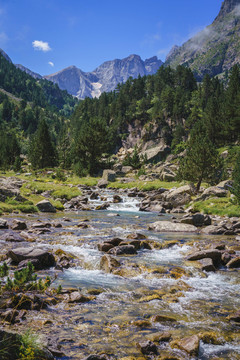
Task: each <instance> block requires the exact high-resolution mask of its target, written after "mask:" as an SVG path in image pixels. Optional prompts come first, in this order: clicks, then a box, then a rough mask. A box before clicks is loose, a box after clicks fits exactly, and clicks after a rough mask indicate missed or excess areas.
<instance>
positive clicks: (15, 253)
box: [7, 247, 55, 269]
mask: <svg viewBox="0 0 240 360" xmlns="http://www.w3.org/2000/svg"><path fill="white" fill-rule="evenodd" d="M7 256H8V257H9V258H11V259H12V261H13V262H14V263H16V264H19V263H20V262H21V261H23V260H31V259H37V260H39V262H40V264H41V268H42V269H44V268H48V267H51V266H54V265H55V258H54V256H53V254H51V253H50V252H48V251H47V250H43V249H39V248H33V247H27V248H16V249H12V250H9V251H8V253H7Z"/></svg>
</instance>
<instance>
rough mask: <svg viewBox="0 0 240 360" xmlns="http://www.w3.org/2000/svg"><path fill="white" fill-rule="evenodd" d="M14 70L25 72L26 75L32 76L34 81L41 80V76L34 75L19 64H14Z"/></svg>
mask: <svg viewBox="0 0 240 360" xmlns="http://www.w3.org/2000/svg"><path fill="white" fill-rule="evenodd" d="M15 66H16V68H18V69H20V70H22V71H25V73H27V74H28V75H30V76H32V77H33V78H34V79H42V76H41V75H40V74H38V73H35V72H34V71H31V70H30V69H28V68H26V67H25V66H23V65H21V64H15Z"/></svg>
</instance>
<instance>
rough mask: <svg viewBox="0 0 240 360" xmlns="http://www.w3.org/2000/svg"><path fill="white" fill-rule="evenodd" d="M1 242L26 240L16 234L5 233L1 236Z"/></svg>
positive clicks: (11, 232)
mask: <svg viewBox="0 0 240 360" xmlns="http://www.w3.org/2000/svg"><path fill="white" fill-rule="evenodd" d="M0 240H4V241H9V242H22V241H25V239H24V238H23V237H22V236H21V235H19V234H18V233H16V232H13V231H8V230H7V231H5V232H4V234H3V235H1V236H0Z"/></svg>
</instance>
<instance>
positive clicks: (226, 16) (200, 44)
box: [165, 0, 240, 81]
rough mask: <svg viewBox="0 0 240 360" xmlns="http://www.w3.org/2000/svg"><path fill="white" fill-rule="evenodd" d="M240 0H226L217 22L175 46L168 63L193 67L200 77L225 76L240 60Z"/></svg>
mask: <svg viewBox="0 0 240 360" xmlns="http://www.w3.org/2000/svg"><path fill="white" fill-rule="evenodd" d="M239 33H240V0H225V1H224V2H223V3H222V6H221V9H220V12H219V14H218V16H217V17H216V18H215V20H214V21H213V23H212V24H211V25H209V26H207V27H206V28H205V29H203V30H202V31H201V32H199V33H198V34H196V35H195V36H193V37H192V38H191V39H190V40H188V41H187V42H185V43H184V44H183V45H182V46H176V45H175V46H174V47H173V48H172V50H171V51H170V53H169V54H168V56H167V58H166V62H165V64H166V65H170V66H172V67H176V66H177V65H186V66H188V67H190V68H191V69H192V71H193V73H194V75H195V76H196V78H197V80H199V81H201V80H202V78H203V76H204V75H205V74H209V75H210V76H215V75H220V74H221V75H223V74H224V73H225V71H228V70H230V69H231V68H232V66H233V65H235V64H237V63H240V38H239Z"/></svg>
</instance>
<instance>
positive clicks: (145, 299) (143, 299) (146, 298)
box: [138, 294, 162, 303]
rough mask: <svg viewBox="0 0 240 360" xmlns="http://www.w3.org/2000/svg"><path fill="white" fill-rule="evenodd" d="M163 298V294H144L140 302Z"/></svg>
mask: <svg viewBox="0 0 240 360" xmlns="http://www.w3.org/2000/svg"><path fill="white" fill-rule="evenodd" d="M161 299H162V296H161V295H159V294H152V295H148V296H143V297H141V298H140V299H139V300H138V302H140V303H141V302H149V301H152V300H161Z"/></svg>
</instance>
